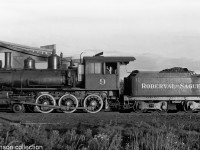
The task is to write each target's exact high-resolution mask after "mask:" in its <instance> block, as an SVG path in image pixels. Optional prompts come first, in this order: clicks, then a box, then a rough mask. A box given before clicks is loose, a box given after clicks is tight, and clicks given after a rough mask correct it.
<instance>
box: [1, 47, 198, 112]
mask: <svg viewBox="0 0 200 150" xmlns="http://www.w3.org/2000/svg"><path fill="white" fill-rule="evenodd" d="M134 60H135V58H134V57H105V56H101V55H95V56H92V57H83V61H80V63H78V64H77V65H73V63H71V65H70V66H68V67H67V68H66V69H63V68H62V67H60V66H62V58H60V57H59V56H57V55H56V53H55V51H54V52H53V53H52V55H51V56H49V58H48V68H47V69H35V61H34V60H33V59H32V58H27V59H25V60H24V69H12V68H11V65H10V64H11V55H10V53H5V67H4V68H2V69H0V106H1V108H7V107H8V108H11V109H12V110H13V112H16V113H19V112H25V111H36V112H41V113H50V112H53V111H59V112H60V111H61V112H64V113H73V112H75V111H76V110H83V111H86V112H89V113H97V112H99V111H101V110H103V109H105V110H108V109H111V110H112V109H115V110H118V111H135V112H144V111H149V110H153V111H161V112H167V111H168V109H169V108H173V107H175V108H176V109H177V110H185V111H189V112H190V111H199V109H200V78H199V75H196V74H194V73H192V72H150V71H148V72H140V71H137V70H136V71H133V72H132V73H131V74H130V75H129V76H128V77H126V78H124V85H123V89H124V90H123V91H122V90H121V88H122V87H121V86H120V66H121V65H127V64H128V63H129V62H130V61H134ZM61 68H62V69H61Z"/></svg>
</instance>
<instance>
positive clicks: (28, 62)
mask: <svg viewBox="0 0 200 150" xmlns="http://www.w3.org/2000/svg"><path fill="white" fill-rule="evenodd" d="M24 69H35V60H34V59H33V58H31V57H28V58H27V59H25V60H24Z"/></svg>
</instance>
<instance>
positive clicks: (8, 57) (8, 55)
mask: <svg viewBox="0 0 200 150" xmlns="http://www.w3.org/2000/svg"><path fill="white" fill-rule="evenodd" d="M4 68H5V69H7V70H8V69H11V52H5V67H4Z"/></svg>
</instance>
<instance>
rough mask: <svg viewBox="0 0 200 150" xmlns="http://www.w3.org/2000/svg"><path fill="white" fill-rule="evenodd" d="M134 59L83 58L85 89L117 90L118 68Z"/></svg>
mask: <svg viewBox="0 0 200 150" xmlns="http://www.w3.org/2000/svg"><path fill="white" fill-rule="evenodd" d="M133 60H135V58H134V57H104V56H93V57H84V64H85V89H87V90H119V77H120V72H119V68H120V65H121V64H128V62H129V61H133Z"/></svg>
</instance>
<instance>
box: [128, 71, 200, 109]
mask: <svg viewBox="0 0 200 150" xmlns="http://www.w3.org/2000/svg"><path fill="white" fill-rule="evenodd" d="M124 87H125V93H124V94H125V95H126V96H125V101H126V100H127V101H128V102H130V103H131V107H132V108H133V110H134V111H138V110H140V111H147V110H159V111H167V110H168V109H175V108H176V109H177V110H185V111H199V110H200V78H199V75H197V74H193V72H189V71H188V72H181V73H179V72H168V73H167V72H144V71H141V72H140V71H133V72H132V73H131V74H130V75H129V76H128V77H127V78H125V84H124Z"/></svg>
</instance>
